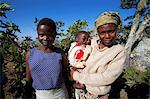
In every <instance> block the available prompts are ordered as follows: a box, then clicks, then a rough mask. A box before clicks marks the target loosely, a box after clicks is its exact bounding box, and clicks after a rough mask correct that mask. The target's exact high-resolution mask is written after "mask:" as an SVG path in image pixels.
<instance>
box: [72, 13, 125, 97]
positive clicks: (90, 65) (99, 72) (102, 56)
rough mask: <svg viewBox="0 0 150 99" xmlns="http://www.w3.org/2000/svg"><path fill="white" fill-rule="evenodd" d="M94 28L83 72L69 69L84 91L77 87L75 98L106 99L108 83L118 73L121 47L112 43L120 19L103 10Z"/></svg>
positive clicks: (122, 53) (115, 14)
mask: <svg viewBox="0 0 150 99" xmlns="http://www.w3.org/2000/svg"><path fill="white" fill-rule="evenodd" d="M95 27H96V29H97V33H98V36H99V40H98V41H94V40H92V43H91V44H92V45H91V46H92V48H93V50H92V53H91V55H90V56H89V58H88V60H87V62H86V67H85V68H84V69H83V72H81V73H80V72H78V71H76V70H75V69H74V68H71V71H70V74H71V77H72V78H73V79H74V80H76V81H78V82H80V83H82V84H84V85H85V86H86V90H82V89H80V90H79V89H77V90H76V94H78V95H76V98H81V99H101V98H105V99H107V98H108V97H107V96H108V93H109V91H110V89H111V84H112V83H113V82H114V81H115V80H116V79H117V78H118V77H119V76H120V74H121V73H122V70H123V64H124V61H125V57H126V54H125V48H124V47H123V46H122V45H120V44H116V43H115V39H116V36H117V32H118V30H119V29H120V28H121V20H120V17H119V15H118V13H116V12H104V13H103V14H101V15H100V17H98V18H97V20H96V22H95Z"/></svg>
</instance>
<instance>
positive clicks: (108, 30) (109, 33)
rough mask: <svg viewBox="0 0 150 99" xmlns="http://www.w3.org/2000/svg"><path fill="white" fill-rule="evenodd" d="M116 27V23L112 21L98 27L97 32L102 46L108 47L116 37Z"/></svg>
mask: <svg viewBox="0 0 150 99" xmlns="http://www.w3.org/2000/svg"><path fill="white" fill-rule="evenodd" d="M116 28H117V27H116V25H115V24H112V23H110V24H105V25H102V26H100V27H98V29H97V32H98V35H99V38H100V40H101V43H102V44H103V45H104V46H107V47H109V46H111V45H112V43H113V41H114V40H115V38H116Z"/></svg>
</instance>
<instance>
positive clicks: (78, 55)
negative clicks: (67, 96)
mask: <svg viewBox="0 0 150 99" xmlns="http://www.w3.org/2000/svg"><path fill="white" fill-rule="evenodd" d="M75 39H76V42H73V43H71V46H70V49H69V52H68V59H69V63H70V65H71V66H72V67H74V68H76V69H77V70H78V71H79V72H82V69H84V67H85V66H86V60H87V59H88V57H89V56H90V53H91V50H92V48H91V46H90V36H89V33H88V32H86V31H80V32H78V33H77V35H76V37H75ZM74 87H75V88H83V85H81V84H80V83H78V82H76V83H75V84H74Z"/></svg>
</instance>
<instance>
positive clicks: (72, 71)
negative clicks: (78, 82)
mask: <svg viewBox="0 0 150 99" xmlns="http://www.w3.org/2000/svg"><path fill="white" fill-rule="evenodd" d="M75 71H76V68H74V67H70V78H71V80H73V73H74V72H75Z"/></svg>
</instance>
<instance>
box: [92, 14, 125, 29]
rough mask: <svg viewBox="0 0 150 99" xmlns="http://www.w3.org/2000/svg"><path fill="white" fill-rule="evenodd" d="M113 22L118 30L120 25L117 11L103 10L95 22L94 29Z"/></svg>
mask: <svg viewBox="0 0 150 99" xmlns="http://www.w3.org/2000/svg"><path fill="white" fill-rule="evenodd" d="M107 23H114V24H116V25H117V26H118V29H119V30H120V29H121V27H122V23H121V19H120V16H119V13H118V12H104V13H102V14H101V15H100V16H99V17H98V18H97V19H96V22H95V26H96V29H97V28H98V27H99V26H101V25H104V24H107Z"/></svg>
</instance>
